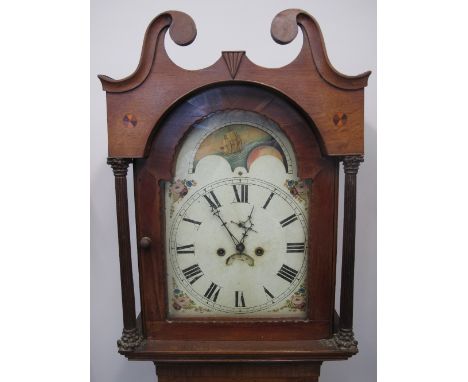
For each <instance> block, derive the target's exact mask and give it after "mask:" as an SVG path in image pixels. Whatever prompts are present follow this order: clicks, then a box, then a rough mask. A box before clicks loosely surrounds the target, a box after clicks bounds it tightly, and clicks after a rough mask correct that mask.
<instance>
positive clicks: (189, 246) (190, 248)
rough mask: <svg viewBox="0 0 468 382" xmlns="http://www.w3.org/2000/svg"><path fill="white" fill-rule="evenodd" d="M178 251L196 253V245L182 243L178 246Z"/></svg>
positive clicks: (179, 252)
mask: <svg viewBox="0 0 468 382" xmlns="http://www.w3.org/2000/svg"><path fill="white" fill-rule="evenodd" d="M177 253H178V254H181V253H195V246H194V245H193V244H187V245H182V246H180V247H177Z"/></svg>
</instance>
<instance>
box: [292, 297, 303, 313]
mask: <svg viewBox="0 0 468 382" xmlns="http://www.w3.org/2000/svg"><path fill="white" fill-rule="evenodd" d="M291 304H292V305H293V306H294V307H295V308H296V309H301V310H302V309H304V308H305V298H304V296H301V295H300V294H296V295H294V296H293V298H292V299H291Z"/></svg>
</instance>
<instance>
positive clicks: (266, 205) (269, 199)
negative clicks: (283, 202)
mask: <svg viewBox="0 0 468 382" xmlns="http://www.w3.org/2000/svg"><path fill="white" fill-rule="evenodd" d="M274 195H275V194H274V193H273V192H272V193H271V194H270V196H269V197H268V199H267V200H266V202H265V204H264V205H263V207H262V208H263V209H264V210H265V209H266V208H267V207H268V205H269V204H270V201H271V198H273V196H274Z"/></svg>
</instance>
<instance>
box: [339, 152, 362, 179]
mask: <svg viewBox="0 0 468 382" xmlns="http://www.w3.org/2000/svg"><path fill="white" fill-rule="evenodd" d="M341 160H342V161H343V168H344V172H345V174H349V175H356V174H357V172H358V170H359V165H360V164H361V162H364V156H363V155H347V156H344V157H343V158H342V159H341Z"/></svg>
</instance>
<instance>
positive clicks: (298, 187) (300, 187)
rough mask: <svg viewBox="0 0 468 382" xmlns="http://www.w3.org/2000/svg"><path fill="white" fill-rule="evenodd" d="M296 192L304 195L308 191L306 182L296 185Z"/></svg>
mask: <svg viewBox="0 0 468 382" xmlns="http://www.w3.org/2000/svg"><path fill="white" fill-rule="evenodd" d="M296 190H297V192H298V193H299V194H304V193H305V192H306V191H307V187H306V185H305V183H304V182H298V183H297V185H296Z"/></svg>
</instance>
